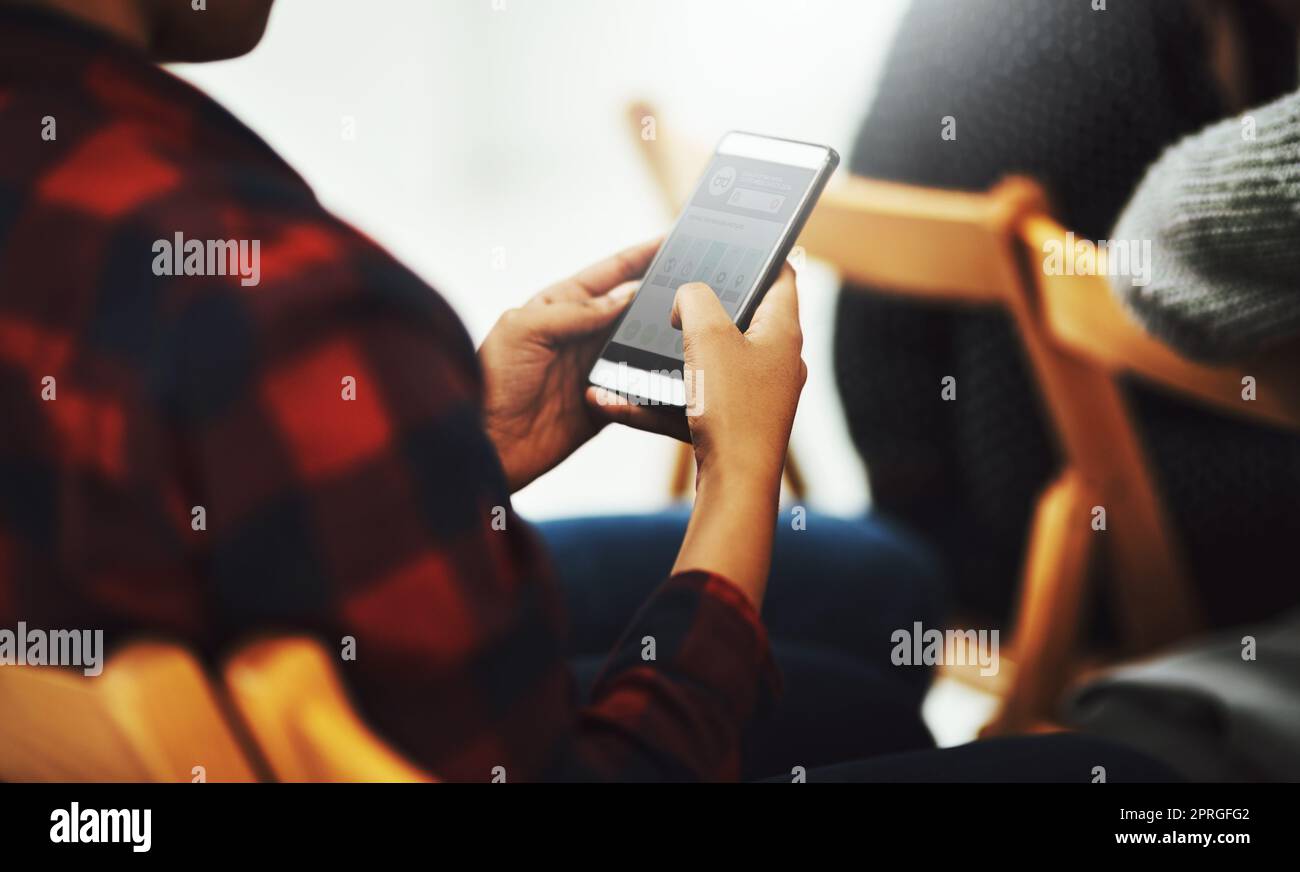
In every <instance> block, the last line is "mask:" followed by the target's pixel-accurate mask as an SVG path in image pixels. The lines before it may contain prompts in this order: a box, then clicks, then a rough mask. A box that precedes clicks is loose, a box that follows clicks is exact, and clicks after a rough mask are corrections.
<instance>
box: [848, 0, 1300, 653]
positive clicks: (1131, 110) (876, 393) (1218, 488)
mask: <svg viewBox="0 0 1300 872" xmlns="http://www.w3.org/2000/svg"><path fill="white" fill-rule="evenodd" d="M1095 6H1097V4H1093V3H1088V2H1080V3H1072V2H1047V3H1044V2H1041V0H965V2H960V3H953V2H946V0H915V2H914V3H913V4H912V6H911V8H910V9H909V11H908V12H907V14H906V16H905V18H904V20H903V22H902V24H901V26H900V29H899V31H898V35H897V38H896V40H895V43H894V46H893V49H892V51H891V53H890V56H889V58H888V60H887V62H886V64H885V67H884V74H883V76H882V78H881V80H880V83H879V89H878V93H877V95H876V97H875V99H874V101H873V103H872V105H871V107H870V111H869V112H868V113H867V116H866V119H865V120H864V122H863V124H862V127H861V130H860V132H859V135H858V138H857V142H856V144H855V146H854V149H853V152H852V157H851V160H850V167H851V169H852V171H853V172H854V173H857V174H860V175H865V176H870V177H874V178H879V179H886V180H890V181H897V182H904V183H908V184H914V185H924V186H931V187H939V188H956V189H965V190H985V189H987V188H989V187H990V186H992V185H993V184H995V183H996V182H997V181H998V180H999V179H1001V178H1003V177H1004V176H1006V175H1009V174H1023V175H1028V176H1031V177H1033V178H1035V179H1037V180H1038V181H1039V182H1040V183H1042V184H1043V185H1044V187H1045V188H1046V189H1047V191H1048V194H1049V196H1050V198H1051V201H1052V205H1053V207H1054V211H1055V214H1056V216H1057V217H1058V218H1059V219H1060V220H1061V221H1062V222H1063V223H1064V225H1065V226H1066V227H1067V228H1069V229H1071V230H1073V231H1075V232H1077V233H1079V234H1080V235H1083V236H1087V237H1091V238H1094V239H1100V238H1111V237H1110V236H1109V234H1110V231H1111V230H1112V228H1113V227H1114V225H1115V223H1116V219H1117V218H1118V216H1119V214H1120V210H1121V209H1122V207H1123V206H1124V204H1125V202H1126V201H1127V200H1128V199H1129V197H1130V195H1131V194H1132V192H1133V189H1134V188H1135V186H1136V185H1137V183H1138V181H1139V180H1140V179H1141V178H1142V176H1143V173H1144V172H1145V171H1146V170H1147V168H1148V167H1149V166H1150V165H1151V164H1152V163H1153V162H1154V161H1155V160H1156V159H1157V158H1158V157H1159V156H1160V154H1161V152H1162V151H1163V150H1164V149H1165V148H1166V147H1167V146H1169V145H1171V144H1172V143H1174V142H1175V141H1177V140H1178V139H1180V138H1182V137H1183V136H1186V135H1188V134H1191V133H1193V132H1195V131H1198V130H1200V129H1201V128H1203V127H1205V126H1206V125H1207V124H1209V123H1211V122H1213V121H1216V120H1218V119H1221V118H1224V117H1225V116H1228V115H1231V114H1233V113H1236V112H1239V111H1241V110H1243V109H1245V108H1246V107H1249V106H1255V105H1258V104H1260V103H1264V102H1267V101H1269V100H1271V99H1274V98H1276V97H1278V96H1280V95H1282V94H1284V93H1286V92H1287V91H1290V90H1292V89H1293V88H1294V87H1295V85H1296V70H1297V52H1296V41H1297V31H1296V26H1295V19H1294V16H1293V15H1292V14H1291V13H1292V11H1293V9H1294V4H1293V3H1291V2H1289V0H1276V2H1270V3H1251V2H1242V3H1238V2H1230V0H1194V2H1185V0H1147V2H1141V3H1119V2H1111V3H1107V4H1104V8H1094V7H1095ZM947 117H951V118H952V119H955V124H956V137H955V139H951V140H948V139H945V138H943V137H941V135H940V134H941V131H942V129H943V125H944V119H945V118H947ZM1193 184H1195V182H1193ZM1157 254H1158V253H1157ZM1237 266H1238V268H1241V269H1249V268H1250V267H1249V265H1247V264H1243V263H1240V262H1238V265H1237ZM1166 296H1167V297H1168V295H1166ZM1165 321H1166V322H1167V321H1168V319H1165ZM836 324H837V328H836V336H835V367H836V380H837V384H838V386H839V391H840V395H841V397H842V400H843V404H844V408H845V412H846V416H847V419H848V424H849V428H850V431H851V433H852V436H853V438H854V441H855V443H856V445H857V448H858V451H859V453H860V454H861V456H862V458H863V460H864V462H865V463H866V466H867V469H868V474H869V478H870V484H871V492H872V498H873V504H874V506H875V507H876V508H878V509H879V510H880V511H882V512H883V513H884V514H886V515H888V516H890V517H893V518H896V519H899V520H901V521H902V522H904V523H905V524H906V525H907V526H908V527H909V528H910V529H912V530H914V531H916V532H918V533H920V534H922V535H923V536H924V537H925V538H926V539H927V540H928V541H929V542H931V543H933V544H934V545H935V546H936V549H937V551H938V552H939V554H940V556H941V558H942V560H943V563H944V568H945V571H946V572H947V574H948V576H949V578H950V581H951V584H952V586H953V588H954V599H955V603H954V605H955V607H956V608H957V609H958V610H959V611H961V612H962V613H964V614H970V615H977V616H981V617H983V618H985V619H989V620H994V621H999V622H1002V621H1005V620H1006V619H1007V618H1009V616H1010V615H1009V611H1010V608H1011V605H1012V602H1013V596H1014V593H1015V591H1016V590H1017V589H1018V586H1019V581H1020V570H1021V562H1022V559H1023V556H1024V554H1025V545H1026V536H1027V532H1028V528H1029V522H1030V518H1031V515H1032V511H1033V507H1034V502H1035V500H1036V498H1037V496H1038V495H1039V493H1040V492H1041V491H1042V490H1043V488H1044V487H1045V486H1046V484H1047V483H1048V482H1049V481H1050V480H1051V478H1052V477H1053V476H1054V474H1055V471H1056V469H1057V466H1058V463H1059V456H1058V454H1057V449H1056V447H1055V446H1054V445H1053V442H1052V439H1051V436H1050V431H1049V429H1048V426H1047V424H1046V420H1047V419H1046V416H1045V413H1044V411H1043V408H1042V404H1041V402H1040V399H1039V396H1038V391H1037V388H1036V386H1035V384H1034V381H1033V379H1032V377H1031V376H1030V372H1029V368H1028V366H1027V363H1026V359H1025V356H1024V354H1023V351H1022V349H1021V346H1020V344H1019V340H1018V338H1017V336H1016V334H1015V329H1014V326H1013V324H1012V322H1011V320H1010V318H1009V317H1008V316H1007V315H1006V314H1005V313H1004V312H1002V311H1001V310H992V309H981V308H961V309H956V308H953V307H949V306H945V305H941V304H933V305H931V304H925V303H917V302H915V301H911V300H907V299H903V298H897V297H890V296H888V295H885V294H878V293H873V292H870V291H869V290H868V289H863V288H846V289H845V290H844V291H843V292H842V293H841V296H840V300H839V304H838V312H837V318H836ZM1157 332H1162V331H1157ZM1164 335H1167V331H1166V332H1164ZM949 375H951V376H955V377H956V379H957V383H958V386H959V387H958V389H959V394H958V396H959V397H960V400H959V401H958V402H942V401H941V399H940V393H939V385H940V381H941V379H942V378H943V377H945V376H949ZM1129 398H1130V400H1131V402H1132V403H1133V405H1134V409H1135V413H1136V416H1137V419H1138V423H1139V426H1140V428H1141V430H1142V434H1143V438H1144V441H1145V448H1146V451H1147V456H1148V457H1149V458H1150V459H1151V461H1152V462H1153V463H1154V464H1155V468H1156V472H1157V476H1158V485H1159V486H1160V487H1161V488H1162V490H1163V492H1164V493H1165V494H1166V495H1167V497H1168V504H1169V505H1170V506H1172V507H1173V512H1174V518H1173V521H1174V523H1175V526H1176V532H1177V533H1178V534H1179V535H1180V539H1181V541H1182V542H1183V543H1184V544H1185V546H1186V547H1187V549H1188V554H1187V556H1188V558H1189V559H1188V566H1189V567H1190V568H1191V570H1192V572H1193V574H1194V576H1195V579H1194V580H1195V582H1196V583H1197V586H1198V588H1199V590H1200V593H1201V596H1202V598H1203V601H1204V602H1205V604H1206V606H1207V612H1208V613H1209V615H1210V616H1211V617H1212V619H1213V621H1214V623H1215V624H1216V625H1219V626H1225V625H1230V624H1233V623H1237V622H1239V621H1242V620H1247V619H1250V618H1254V617H1259V616H1262V615H1267V614H1272V613H1274V612H1276V610H1277V609H1278V608H1280V607H1282V606H1285V605H1287V604H1289V603H1293V602H1295V599H1296V591H1295V586H1294V584H1292V583H1291V581H1290V580H1289V578H1287V577H1286V576H1285V574H1280V573H1278V572H1276V571H1274V568H1275V567H1277V566H1282V565H1290V563H1291V562H1292V560H1291V555H1290V549H1291V547H1292V543H1294V542H1295V541H1296V539H1297V537H1300V511H1297V510H1296V490H1295V478H1294V475H1293V474H1292V475H1288V474H1286V471H1287V470H1295V469H1296V468H1297V467H1300V445H1297V440H1295V439H1294V438H1292V437H1291V436H1289V435H1287V434H1283V433H1278V432H1272V431H1269V430H1266V429H1261V428H1258V427H1254V426H1245V425H1240V424H1237V423H1236V422H1234V421H1232V420H1229V419H1227V418H1223V417H1220V416H1217V415H1213V414H1209V413H1206V412H1205V411H1203V410H1200V409H1197V408H1193V407H1190V406H1187V405H1184V404H1183V403H1181V402H1179V401H1177V400H1173V399H1169V398H1167V397H1164V396H1162V395H1160V394H1158V393H1156V392H1154V391H1150V390H1146V389H1144V388H1142V387H1141V386H1136V385H1135V386H1132V387H1131V388H1130V391H1129ZM1099 563H1101V564H1102V565H1099V566H1098V567H1097V568H1096V571H1098V572H1099V573H1104V572H1105V566H1104V556H1103V560H1102V561H1099ZM1094 589H1098V590H1105V589H1106V587H1105V586H1104V585H1098V586H1095V587H1094ZM1100 614H1101V615H1102V616H1103V617H1104V615H1105V614H1106V612H1105V611H1104V610H1103V611H1101V613H1100ZM1100 631H1101V632H1103V633H1104V632H1105V627H1104V625H1103V626H1102V627H1101V628H1100Z"/></svg>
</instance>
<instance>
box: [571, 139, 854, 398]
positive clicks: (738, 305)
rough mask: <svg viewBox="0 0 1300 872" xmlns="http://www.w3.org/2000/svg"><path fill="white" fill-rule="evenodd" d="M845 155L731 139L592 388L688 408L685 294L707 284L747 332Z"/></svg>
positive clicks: (782, 142)
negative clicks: (677, 306)
mask: <svg viewBox="0 0 1300 872" xmlns="http://www.w3.org/2000/svg"><path fill="white" fill-rule="evenodd" d="M839 162H840V156H839V155H838V154H836V153H835V150H834V149H832V148H829V147H827V146H824V145H812V144H810V143H806V142H794V141H792V140H788V139H774V138H772V137H768V136H758V135H756V134H752V133H739V132H732V133H728V134H727V135H726V136H724V137H723V138H722V141H721V142H720V143H719V144H718V148H717V151H716V152H715V153H714V155H713V158H712V160H711V161H710V162H709V166H708V168H707V169H706V170H705V172H704V176H703V178H701V179H700V182H699V184H698V185H697V186H696V188H695V192H694V193H693V194H692V195H691V198H690V200H689V201H688V202H687V204H686V208H685V209H684V210H683V211H682V214H681V215H680V216H679V217H678V219H677V223H676V224H674V225H673V229H672V231H671V232H670V233H669V234H668V238H667V239H665V240H664V244H663V245H662V246H660V248H659V251H658V253H656V254H655V257H654V260H653V261H651V263H650V268H649V269H648V270H647V271H646V275H645V278H644V279H642V281H641V286H640V288H638V289H637V292H636V296H635V297H634V298H633V299H632V303H631V305H629V306H628V307H627V309H626V310H625V311H624V312H623V314H622V316H621V317H620V318H619V320H618V322H617V323H616V324H615V325H614V330H613V332H612V333H611V334H610V339H609V341H608V342H607V343H606V345H605V349H604V350H603V351H602V352H601V353H600V358H599V359H598V360H597V361H596V364H595V366H593V367H592V370H591V375H590V377H589V378H590V381H591V383H592V384H594V385H597V386H599V387H604V388H607V389H609V390H612V391H616V392H617V393H619V394H622V395H624V396H627V397H629V398H631V399H632V400H633V401H634V402H645V403H648V404H661V405H672V406H682V407H684V406H685V405H686V402H687V399H686V386H685V383H684V381H683V374H682V370H683V359H682V333H681V331H680V330H677V329H675V328H674V327H673V326H672V325H671V324H670V323H669V316H670V314H671V313H672V309H673V298H674V296H675V295H676V293H677V288H678V287H679V286H680V285H683V284H686V283H688V282H705V283H706V284H708V285H709V287H711V288H712V289H713V292H714V293H715V294H717V295H718V299H719V300H720V301H721V302H722V305H723V307H724V308H725V309H726V310H727V313H728V314H729V315H731V319H732V321H734V322H735V324H736V325H737V326H738V327H739V328H740V329H741V330H745V329H746V328H747V327H748V326H749V320H750V318H751V317H752V316H753V314H754V310H755V309H756V308H758V304H759V303H760V302H761V301H762V299H763V294H765V293H766V292H767V289H768V288H769V287H770V286H771V284H772V282H774V281H775V280H776V277H777V275H778V274H779V273H780V271H781V265H782V264H783V263H784V262H785V259H786V258H787V257H788V256H789V254H790V250H791V248H793V247H794V243H795V240H796V239H798V237H799V231H800V230H802V229H803V225H804V222H805V221H807V219H808V215H809V213H811V212H812V209H813V206H814V205H815V204H816V202H817V198H818V197H819V196H820V195H821V192H822V189H823V188H824V187H825V186H826V181H827V179H829V178H830V176H831V174H832V173H833V172H834V171H835V167H836V166H838V165H839Z"/></svg>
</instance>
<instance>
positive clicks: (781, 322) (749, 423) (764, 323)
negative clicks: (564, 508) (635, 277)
mask: <svg viewBox="0 0 1300 872" xmlns="http://www.w3.org/2000/svg"><path fill="white" fill-rule="evenodd" d="M672 324H673V326H674V327H676V328H677V329H679V330H681V331H682V336H683V340H684V341H683V350H684V356H685V367H686V371H687V373H688V374H689V376H688V382H689V383H690V384H691V386H692V387H691V391H692V392H693V393H695V396H693V397H691V398H690V400H689V404H688V409H689V414H686V415H683V414H682V412H681V410H680V409H676V408H668V409H666V408H664V407H662V406H646V405H634V404H631V403H629V402H627V401H626V400H624V399H623V398H621V397H619V396H618V395H617V394H614V393H613V392H612V391H608V390H606V389H605V388H600V387H591V388H589V389H588V391H587V395H588V402H590V403H591V404H592V407H593V409H596V410H598V411H599V413H600V414H602V415H604V416H605V417H606V418H607V419H609V420H612V421H620V422H622V423H625V424H628V425H630V426H634V427H638V428H639V429H643V430H652V431H659V432H671V427H672V424H673V422H676V425H677V426H679V427H680V426H681V425H682V424H683V423H684V424H685V425H686V426H687V427H689V430H690V438H691V442H692V444H693V445H694V447H695V461H696V497H695V509H694V511H693V512H692V513H691V520H690V523H689V524H688V525H687V529H686V537H685V539H684V540H683V542H682V548H681V551H680V552H679V554H678V558H677V563H676V565H675V566H674V567H673V571H674V572H682V571H686V570H689V569H701V570H705V571H708V572H713V573H716V574H718V575H721V576H723V577H725V578H727V579H728V580H730V581H731V582H732V583H733V584H735V585H736V586H737V587H739V588H740V589H741V590H742V591H743V592H744V593H745V594H746V596H747V597H748V598H749V599H750V601H751V602H752V603H753V604H754V606H755V607H757V606H759V605H760V604H761V603H762V599H763V594H764V591H765V589H766V585H767V575H768V568H769V565H770V562H771V546H772V535H773V529H774V527H775V524H776V510H777V502H778V499H779V497H780V492H781V473H782V470H783V469H784V467H785V456H786V449H787V446H788V445H789V441H790V429H791V427H792V426H793V424H794V415H795V410H796V409H797V407H798V405H799V395H800V393H801V392H802V391H803V386H804V383H805V381H807V378H808V367H807V366H806V365H805V364H804V361H803V358H802V356H801V352H802V349H803V331H802V329H801V327H800V324H799V300H798V293H797V289H796V284H795V273H794V270H793V269H792V268H791V267H790V265H789V264H785V265H784V266H783V267H782V269H781V273H780V275H779V276H778V278H777V280H776V281H775V282H774V283H773V284H772V287H771V289H770V290H769V291H768V293H767V296H766V297H764V299H763V301H762V303H760V304H759V306H758V308H757V309H756V310H755V312H754V316H753V318H752V319H751V320H750V324H749V329H748V330H746V331H745V332H744V333H741V332H740V330H739V328H737V327H736V325H735V324H733V323H732V321H731V316H730V315H729V314H728V313H727V311H726V309H724V308H723V306H722V304H721V303H720V302H719V301H718V298H717V295H716V294H714V292H713V291H712V289H710V288H709V286H708V285H705V284H687V285H682V286H681V287H680V288H678V290H677V295H676V297H675V299H674V303H673V310H672Z"/></svg>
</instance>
